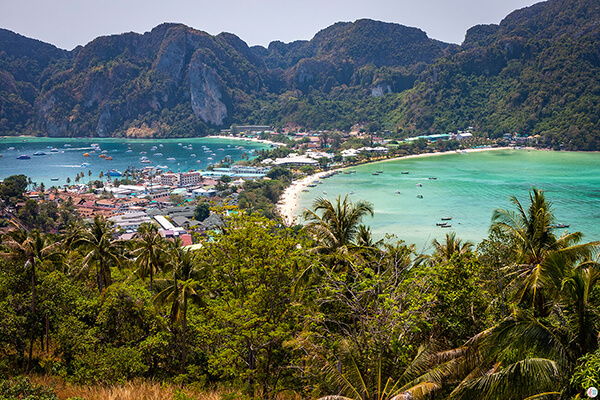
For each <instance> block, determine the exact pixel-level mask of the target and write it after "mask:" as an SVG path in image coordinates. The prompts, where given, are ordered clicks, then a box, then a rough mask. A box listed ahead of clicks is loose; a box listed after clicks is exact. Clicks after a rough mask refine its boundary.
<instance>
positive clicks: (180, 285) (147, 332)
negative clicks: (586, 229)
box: [0, 189, 600, 400]
mask: <svg viewBox="0 0 600 400" xmlns="http://www.w3.org/2000/svg"><path fill="white" fill-rule="evenodd" d="M513 204H514V207H515V210H497V211H495V212H494V217H493V220H492V225H491V229H490V235H489V237H488V238H487V239H485V240H484V241H483V242H482V243H480V244H479V246H478V247H477V248H475V247H474V246H473V245H472V244H471V243H468V242H463V241H461V240H460V239H459V238H457V237H456V236H455V235H454V234H452V233H449V234H448V235H447V236H446V238H445V240H443V241H435V242H434V243H433V249H432V252H431V254H417V253H416V252H415V248H414V246H410V245H407V244H405V243H404V242H402V241H401V240H398V239H397V238H395V237H386V238H384V239H382V240H379V241H375V240H374V239H373V237H372V236H371V233H370V230H369V229H368V228H367V227H366V226H364V225H363V224H362V222H363V221H362V220H363V218H364V217H366V216H368V215H370V214H371V213H372V209H371V206H370V205H369V204H368V203H361V202H359V203H351V202H350V201H349V200H348V199H347V198H338V199H336V200H334V201H329V200H326V199H319V200H318V202H317V203H315V207H314V209H313V210H310V211H307V212H306V213H305V215H306V217H308V218H307V219H308V220H309V223H308V224H307V225H306V227H305V229H294V228H289V227H285V226H284V225H282V224H280V223H279V222H277V221H276V220H269V219H267V218H265V217H262V216H259V215H257V214H246V213H244V212H243V211H241V210H236V211H235V212H233V213H231V214H230V215H229V216H228V217H226V223H225V225H224V226H223V228H222V229H221V230H220V231H219V232H217V233H215V234H214V235H212V237H211V238H210V239H209V238H206V239H204V241H203V242H202V243H201V248H199V249H197V250H193V251H192V250H187V249H184V248H182V247H181V246H180V243H179V242H169V241H164V240H162V239H161V238H160V237H159V236H157V231H156V229H155V228H154V227H152V226H149V225H144V226H142V227H141V228H140V230H139V232H138V236H137V238H135V239H134V240H132V241H131V242H130V243H128V244H127V245H125V244H124V243H120V242H118V241H115V240H114V237H113V227H112V226H111V224H110V223H109V222H108V221H107V220H105V219H103V218H101V217H97V218H95V219H94V221H91V222H89V223H87V224H81V225H77V224H75V225H72V226H70V227H69V228H68V229H67V230H65V232H64V240H60V239H58V240H57V238H56V237H54V236H52V235H50V234H45V233H42V232H40V231H35V230H34V231H29V232H28V231H26V230H25V229H23V228H22V227H19V226H16V227H15V229H13V230H12V231H11V232H10V233H8V234H6V235H4V236H3V237H2V243H1V246H2V252H1V254H2V258H1V259H0V322H1V323H0V376H2V377H11V376H13V375H15V374H16V373H22V372H26V371H33V372H37V373H42V374H45V375H46V376H50V377H52V376H57V377H62V378H64V379H66V381H68V382H70V384H78V385H86V384H92V385H124V384H125V383H126V382H131V381H134V380H136V379H142V380H158V381H163V382H170V383H171V384H173V385H182V386H185V387H188V388H194V390H208V388H210V387H213V386H215V385H225V386H227V387H230V388H233V389H234V391H235V392H237V394H231V395H229V394H223V396H233V397H236V396H241V397H240V398H264V399H275V398H282V397H285V398H294V397H296V396H300V397H304V398H320V397H322V398H326V399H345V398H351V399H360V400H367V399H369V400H370V399H374V400H383V399H394V400H401V399H430V398H436V399H437V398H440V399H445V398H447V399H473V398H479V399H513V398H514V399H517V398H519V399H520V398H542V397H544V398H553V399H570V398H573V397H574V396H576V395H578V394H582V393H583V391H584V390H585V389H586V388H587V387H588V386H590V385H597V383H598V382H599V381H600V378H599V377H598V373H597V371H598V365H599V362H598V351H599V350H598V334H599V333H600V321H599V319H598V317H597V316H598V306H599V300H600V298H599V287H598V282H599V280H600V271H599V265H598V263H597V259H596V257H597V255H598V245H599V243H598V242H590V243H583V242H582V235H581V234H580V233H567V232H565V233H564V234H562V235H557V234H556V232H555V231H554V230H553V227H552V224H553V221H554V220H553V212H552V206H551V204H550V203H549V201H547V200H546V198H545V196H544V193H543V192H542V191H539V190H536V189H533V190H532V192H531V193H530V197H529V204H527V205H525V204H524V203H522V202H521V201H519V200H518V199H517V198H514V199H513ZM6 382H8V383H6ZM11 382H12V383H11ZM19 382H20V383H19ZM3 385H10V388H14V387H23V388H25V387H26V386H27V387H31V388H33V389H32V390H38V391H40V393H42V392H44V390H46V389H45V388H40V387H37V386H36V387H34V385H30V384H29V383H27V382H26V381H25V380H13V381H5V383H3ZM28 385H29V386H28ZM8 387H9V386H7V388H8ZM122 387H126V385H125V386H122ZM10 388H9V389H6V390H7V393H8V390H13V389H10ZM27 390H29V389H27ZM11 393H12V392H11ZM23 393H24V392H23ZM44 393H46V392H44ZM182 393H183V392H182ZM11 396H18V395H14V394H11ZM44 396H54V392H52V390H48V391H47V393H46V394H44ZM168 396H172V397H173V398H182V399H183V398H186V397H182V396H184V394H177V392H172V391H171V392H170V394H169V395H168ZM178 396H179V397H178ZM71 397H72V396H71ZM233 397H232V398H233ZM8 398H10V397H8ZM48 398H50V399H51V398H53V397H48ZM90 398H94V397H93V396H90Z"/></svg>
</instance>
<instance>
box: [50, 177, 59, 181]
mask: <svg viewBox="0 0 600 400" xmlns="http://www.w3.org/2000/svg"><path fill="white" fill-rule="evenodd" d="M50 180H51V181H57V180H58V178H50Z"/></svg>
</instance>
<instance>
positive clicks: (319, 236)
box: [303, 195, 373, 254]
mask: <svg viewBox="0 0 600 400" xmlns="http://www.w3.org/2000/svg"><path fill="white" fill-rule="evenodd" d="M366 215H371V216H373V204H371V203H369V202H366V201H358V202H356V203H352V202H351V201H349V200H348V195H346V196H344V198H343V199H342V197H341V196H338V197H337V198H336V199H335V201H334V202H333V203H332V202H331V201H329V200H328V199H325V198H323V197H319V198H317V199H316V200H315V202H314V204H313V209H312V210H308V209H305V210H304V212H303V218H304V220H305V221H307V222H306V226H305V229H306V230H307V231H308V232H310V233H312V234H313V236H314V238H315V239H316V241H317V243H318V244H317V248H316V250H317V251H318V252H319V253H325V254H332V253H340V254H347V253H349V252H350V251H351V250H352V249H354V248H356V247H357V243H356V239H357V236H358V234H359V232H360V228H359V227H360V224H361V221H362V219H363V217H365V216H366Z"/></svg>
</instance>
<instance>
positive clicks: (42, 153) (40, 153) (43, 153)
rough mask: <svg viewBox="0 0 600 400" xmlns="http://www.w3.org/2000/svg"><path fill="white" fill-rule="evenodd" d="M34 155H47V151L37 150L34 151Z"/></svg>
mask: <svg viewBox="0 0 600 400" xmlns="http://www.w3.org/2000/svg"><path fill="white" fill-rule="evenodd" d="M33 155H34V156H45V155H46V152H44V151H36V152H35V153H33Z"/></svg>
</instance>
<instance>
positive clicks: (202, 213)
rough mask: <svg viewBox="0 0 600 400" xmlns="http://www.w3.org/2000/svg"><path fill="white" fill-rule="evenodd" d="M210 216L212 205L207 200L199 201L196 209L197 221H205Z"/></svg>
mask: <svg viewBox="0 0 600 400" xmlns="http://www.w3.org/2000/svg"><path fill="white" fill-rule="evenodd" d="M209 216H210V205H209V204H208V203H207V202H206V201H201V202H200V203H198V205H197V206H196V208H195V209H194V219H195V220H196V221H204V220H205V219H206V218H208V217H209Z"/></svg>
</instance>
